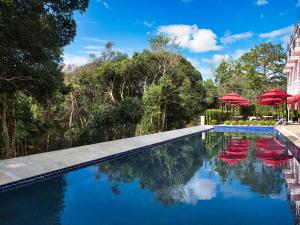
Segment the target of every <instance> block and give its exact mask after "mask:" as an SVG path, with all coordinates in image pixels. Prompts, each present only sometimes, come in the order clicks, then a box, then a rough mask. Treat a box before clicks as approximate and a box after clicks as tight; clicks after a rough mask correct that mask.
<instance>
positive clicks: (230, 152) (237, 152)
mask: <svg viewBox="0 0 300 225" xmlns="http://www.w3.org/2000/svg"><path fill="white" fill-rule="evenodd" d="M225 152H226V153H227V154H231V155H241V156H244V155H246V152H247V151H232V150H230V149H228V150H227V149H226V150H225Z"/></svg>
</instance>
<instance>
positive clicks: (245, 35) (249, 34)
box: [221, 31, 253, 44]
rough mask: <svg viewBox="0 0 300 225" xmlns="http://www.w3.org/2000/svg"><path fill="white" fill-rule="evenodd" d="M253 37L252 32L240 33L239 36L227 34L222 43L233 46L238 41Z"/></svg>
mask: <svg viewBox="0 0 300 225" xmlns="http://www.w3.org/2000/svg"><path fill="white" fill-rule="evenodd" d="M252 36H253V33H252V32H250V31H249V32H244V33H239V34H230V33H227V34H225V35H224V36H223V37H222V38H221V42H222V43H223V44H231V43H234V42H237V41H241V40H245V39H248V38H251V37H252Z"/></svg>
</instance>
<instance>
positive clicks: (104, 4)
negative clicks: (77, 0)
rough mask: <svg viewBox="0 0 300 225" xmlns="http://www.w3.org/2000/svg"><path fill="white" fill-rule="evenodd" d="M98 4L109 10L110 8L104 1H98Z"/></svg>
mask: <svg viewBox="0 0 300 225" xmlns="http://www.w3.org/2000/svg"><path fill="white" fill-rule="evenodd" d="M98 2H100V3H101V4H102V5H103V6H104V8H106V9H110V6H109V4H108V3H107V2H106V1H104V0H98Z"/></svg>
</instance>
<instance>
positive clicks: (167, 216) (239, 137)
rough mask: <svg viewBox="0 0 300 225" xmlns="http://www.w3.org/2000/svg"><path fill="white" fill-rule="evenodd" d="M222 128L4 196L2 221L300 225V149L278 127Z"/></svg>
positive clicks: (35, 223) (0, 208)
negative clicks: (298, 223)
mask: <svg viewBox="0 0 300 225" xmlns="http://www.w3.org/2000/svg"><path fill="white" fill-rule="evenodd" d="M216 131H218V130H216ZM219 131H223V132H214V131H212V132H207V133H202V134H197V135H193V136H188V137H185V138H182V139H179V140H176V141H173V142H170V143H166V144H163V145H160V146H157V147H154V148H151V149H148V150H145V151H142V152H138V153H134V154H130V155H127V156H123V157H121V158H117V159H113V160H110V161H108V162H102V163H99V164H97V165H93V166H89V167H85V168H81V169H78V170H74V171H71V172H68V173H66V174H63V175H60V176H56V177H54V178H51V179H48V180H45V181H42V182H39V183H35V184H31V185H28V186H25V187H22V188H19V189H15V190H12V191H9V192H6V193H1V194H0V202H1V205H0V224H9V225H14V224H17V225H20V224H22V225H23V224H24V225H25V224H30V225H50V224H51V225H53V224H55V225H56V224H68V225H69V224H70V225H73V224H78V225H79V224H88V225H94V224H95V225H98V224H111V225H116V224H123V225H129V224H130V225H135V224H136V225H141V224H143V225H148V224H149V225H150V224H155V225H160V224H161V225H168V224H170V225H171V224H172V225H176V224H187V225H196V224H204V225H206V224H207V225H220V224H223V225H227V224H232V225H235V224H238V225H241V224H246V225H247V224H251V225H252V224H264V225H268V224H270V225H271V224H272V225H273V224H295V223H296V221H298V219H297V218H298V216H297V215H298V212H297V201H298V195H297V193H294V192H293V191H294V190H297V188H298V186H299V188H300V185H298V183H297V182H298V178H297V177H298V175H297V174H299V173H298V172H297V171H298V169H297V168H299V167H298V161H297V159H295V158H292V156H291V154H290V153H289V152H288V149H291V148H293V151H296V149H294V147H293V146H291V145H290V144H286V142H285V141H283V140H282V138H281V137H280V135H278V134H277V133H275V132H274V131H271V130H268V131H264V132H262V133H258V132H249V131H247V132H239V133H237V132H232V131H233V130H230V132H228V130H227V131H225V132H224V130H219ZM239 131H240V130H239ZM270 149H273V151H270ZM299 171H300V170H299ZM297 185H298V186H297ZM299 190H300V189H299ZM291 192H293V193H292V195H291ZM299 194H300V193H299ZM299 200H300V198H299Z"/></svg>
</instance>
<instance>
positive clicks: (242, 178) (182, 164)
mask: <svg viewBox="0 0 300 225" xmlns="http://www.w3.org/2000/svg"><path fill="white" fill-rule="evenodd" d="M236 136H237V135H236V134H233V133H231V134H228V133H226V135H224V134H223V133H213V132H209V133H208V134H207V135H206V141H205V143H204V142H203V141H202V140H201V136H194V137H189V138H185V139H183V140H182V141H178V142H176V143H169V144H165V145H162V146H159V147H156V148H154V149H153V150H151V151H144V152H141V153H138V154H133V155H130V156H128V157H123V158H120V159H118V160H113V161H111V162H107V163H102V164H100V165H99V173H100V172H103V173H105V174H107V175H108V177H109V180H110V181H111V183H112V184H111V185H112V188H111V189H112V192H113V193H115V194H122V193H120V191H119V190H118V184H119V183H120V182H125V183H130V182H131V183H132V182H133V181H134V180H138V182H139V185H140V187H141V188H143V189H144V188H145V189H148V190H150V191H152V192H153V193H154V194H155V198H156V199H157V200H158V201H160V202H162V203H164V204H172V203H175V202H187V199H188V201H189V202H193V203H194V201H193V200H190V199H189V196H187V195H188V193H187V190H189V187H190V186H189V185H191V184H194V185H196V186H197V188H198V189H197V191H200V192H201V191H202V192H203V191H204V190H203V188H204V187H203V186H202V187H200V186H201V184H204V185H210V186H211V187H212V188H214V186H213V184H208V183H206V180H201V177H199V178H200V180H198V181H195V183H191V179H192V178H195V177H193V176H194V174H195V172H196V171H197V170H198V169H199V168H201V167H202V165H204V164H203V162H204V161H206V162H207V163H206V164H205V167H207V169H210V170H211V174H214V173H215V172H217V173H218V175H219V176H220V178H221V180H222V182H229V183H230V182H231V181H233V180H238V181H239V182H240V183H241V184H242V185H247V186H249V187H250V189H251V191H253V192H257V193H260V194H264V195H270V194H277V193H280V190H281V187H282V184H283V182H284V180H283V178H282V176H281V170H280V169H278V168H272V167H267V166H264V165H263V164H262V163H261V162H260V161H259V159H257V158H256V157H255V153H256V151H257V149H256V147H255V141H254V140H255V139H256V138H258V137H260V138H261V137H262V136H261V135H259V136H257V135H255V134H238V137H239V138H244V139H248V140H249V141H250V147H249V150H248V153H247V160H245V161H242V162H240V163H237V164H234V165H229V164H226V163H224V162H222V161H219V160H218V157H217V156H218V154H220V153H221V152H222V151H223V150H224V148H226V144H227V143H228V141H229V139H230V138H232V137H236ZM222 143H223V144H222ZM193 187H194V186H193ZM192 191H193V190H192ZM210 195H211V196H213V193H211V194H210ZM200 198H201V197H200ZM203 198H205V196H204V197H203ZM208 198H209V196H208V197H207V199H208Z"/></svg>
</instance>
